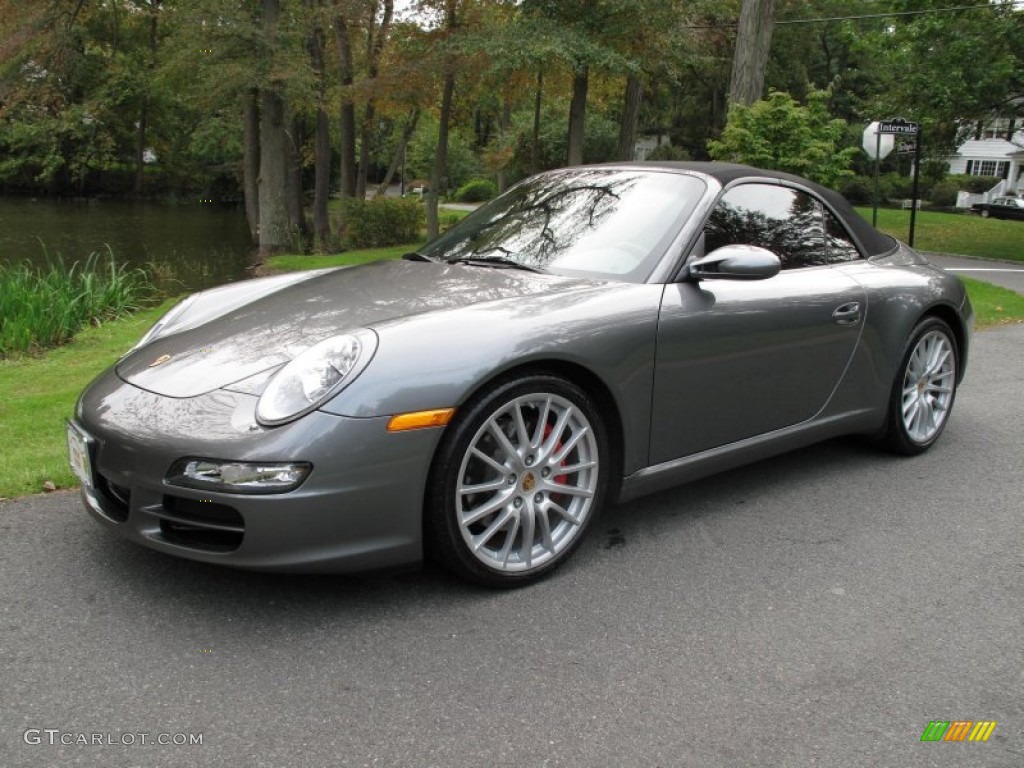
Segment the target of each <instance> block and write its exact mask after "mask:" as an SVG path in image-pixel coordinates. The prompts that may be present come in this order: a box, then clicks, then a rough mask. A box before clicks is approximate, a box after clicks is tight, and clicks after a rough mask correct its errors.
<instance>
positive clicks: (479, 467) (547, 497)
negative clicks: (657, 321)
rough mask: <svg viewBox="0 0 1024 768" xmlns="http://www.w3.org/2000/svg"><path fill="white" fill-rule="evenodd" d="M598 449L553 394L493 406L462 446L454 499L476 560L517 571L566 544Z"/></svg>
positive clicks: (588, 494) (582, 516)
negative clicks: (463, 449)
mask: <svg viewBox="0 0 1024 768" xmlns="http://www.w3.org/2000/svg"><path fill="white" fill-rule="evenodd" d="M597 446H598V443H597V437H596V436H595V434H594V430H593V428H592V426H591V424H590V422H589V421H588V420H587V417H586V415H585V414H584V413H583V411H582V410H581V409H580V408H579V407H578V406H577V405H575V404H573V403H572V402H571V401H569V400H567V399H566V398H564V397H560V396H559V395H555V394H551V393H540V392H538V393H534V394H528V395H523V396H521V397H517V398H515V399H514V400H511V401H510V402H508V403H506V404H504V405H502V406H500V407H499V408H497V409H496V410H495V411H494V412H493V413H492V414H491V415H490V416H489V417H488V418H487V419H486V421H484V423H483V425H482V426H481V427H480V428H479V429H478V430H477V432H476V434H475V435H474V436H473V439H472V440H471V441H470V442H469V447H468V448H467V449H466V453H465V455H464V456H463V458H462V465H461V467H460V468H459V476H458V477H459V481H458V488H457V489H456V494H455V514H456V516H457V520H458V525H459V531H460V532H461V534H462V538H463V540H464V541H465V543H466V545H467V546H468V547H469V551H470V552H472V553H473V555H474V556H475V557H476V559H477V560H479V561H480V563H482V564H483V565H485V566H487V567H489V568H492V569H496V570H499V571H502V572H505V573H514V572H523V571H530V570H534V569H536V568H539V567H541V566H543V565H545V564H546V563H548V562H550V561H551V560H552V559H554V558H556V557H557V556H558V555H559V553H561V552H563V551H564V550H565V549H566V548H567V547H569V545H570V544H571V543H572V542H573V541H574V540H575V539H576V537H577V536H578V535H579V533H580V531H582V530H583V527H584V522H585V521H586V519H587V518H588V516H589V515H590V514H591V512H592V509H593V505H594V497H595V494H596V493H597V488H598V472H599V471H600V467H599V466H598V464H599V455H598V447H597Z"/></svg>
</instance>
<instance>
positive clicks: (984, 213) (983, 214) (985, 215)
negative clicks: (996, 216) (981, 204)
mask: <svg viewBox="0 0 1024 768" xmlns="http://www.w3.org/2000/svg"><path fill="white" fill-rule="evenodd" d="M991 215H992V213H991V212H990V211H989V210H988V208H982V209H981V218H983V219H987V218H988V217H989V216H991Z"/></svg>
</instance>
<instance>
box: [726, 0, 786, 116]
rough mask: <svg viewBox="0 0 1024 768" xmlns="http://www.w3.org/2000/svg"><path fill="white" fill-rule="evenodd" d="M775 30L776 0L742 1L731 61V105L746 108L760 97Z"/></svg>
mask: <svg viewBox="0 0 1024 768" xmlns="http://www.w3.org/2000/svg"><path fill="white" fill-rule="evenodd" d="M774 27H775V0H743V8H742V9H741V10H740V24H739V29H738V31H737V33H736V51H735V53H734V54H733V58H732V79H731V80H730V83H729V103H730V104H732V103H739V104H743V105H745V106H749V105H751V104H753V103H754V102H755V101H757V100H758V99H760V98H761V94H762V92H763V91H764V72H765V68H766V67H767V66H768V53H769V51H770V50H771V46H772V31H773V29H774Z"/></svg>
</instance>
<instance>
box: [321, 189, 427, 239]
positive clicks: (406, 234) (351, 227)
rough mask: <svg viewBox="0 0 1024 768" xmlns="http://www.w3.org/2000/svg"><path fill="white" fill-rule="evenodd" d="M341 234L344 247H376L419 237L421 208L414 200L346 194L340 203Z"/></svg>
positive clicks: (421, 220) (421, 217)
mask: <svg viewBox="0 0 1024 768" xmlns="http://www.w3.org/2000/svg"><path fill="white" fill-rule="evenodd" d="M342 212H343V219H342V220H343V222H344V223H343V224H342V232H341V236H342V238H343V240H344V244H345V247H346V248H380V247H382V246H386V245H402V244H403V243H412V242H415V241H416V240H418V239H419V236H420V227H421V226H422V225H423V208H421V207H420V204H419V203H418V202H417V201H415V200H403V199H401V198H396V197H375V198H373V199H372V200H357V199H356V198H346V199H345V200H344V201H343V203H342Z"/></svg>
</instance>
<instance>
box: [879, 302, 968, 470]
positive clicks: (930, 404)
mask: <svg viewBox="0 0 1024 768" xmlns="http://www.w3.org/2000/svg"><path fill="white" fill-rule="evenodd" d="M957 365H958V360H957V347H956V339H955V337H954V336H953V332H952V331H951V330H950V328H949V326H948V325H947V324H946V323H945V322H943V321H942V320H940V319H939V318H937V317H929V318H925V319H924V320H922V321H921V322H920V323H918V325H917V327H916V328H914V331H913V333H911V335H910V340H909V341H908V343H907V347H906V351H905V352H904V354H903V359H902V361H901V363H900V368H899V370H898V372H897V374H896V380H895V381H894V382H893V388H892V394H891V395H890V399H889V420H888V425H887V428H886V434H885V443H886V445H887V447H888V448H890V449H891V450H893V451H895V452H897V453H903V454H907V455H912V454H917V453H921V452H923V451H926V450H928V448H930V447H931V446H932V445H933V444H934V443H935V441H936V440H938V438H939V435H940V434H942V430H943V429H944V428H945V426H946V422H947V421H948V420H949V414H950V411H951V410H952V409H953V400H954V399H955V397H956V381H957Z"/></svg>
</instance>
